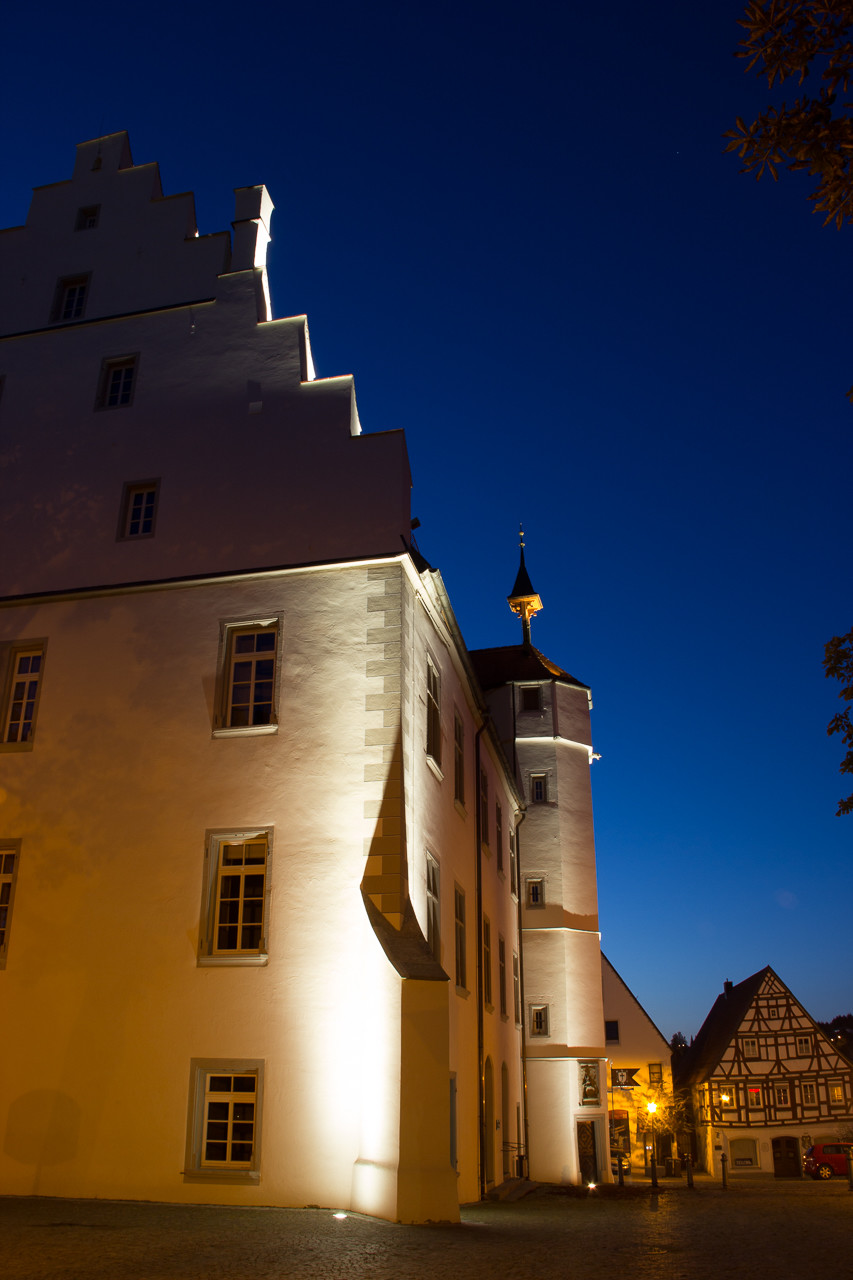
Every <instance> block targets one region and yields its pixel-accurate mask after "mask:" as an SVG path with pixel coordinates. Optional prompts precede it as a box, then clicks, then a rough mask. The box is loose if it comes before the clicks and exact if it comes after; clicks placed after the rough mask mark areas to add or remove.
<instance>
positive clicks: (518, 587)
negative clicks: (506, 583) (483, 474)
mask: <svg viewBox="0 0 853 1280" xmlns="http://www.w3.org/2000/svg"><path fill="white" fill-rule="evenodd" d="M518 546H519V552H520V555H521V563H520V564H519V566H518V574H517V575H516V579H515V586H514V587H513V589H512V593H511V594H510V595H508V596H507V604H508V605H509V607H510V609H512V611H513V613H515V614H517V615H518V616H519V618H521V625H522V629H523V634H524V647H525V648H526V649H529V648H530V619H531V618H532V617H533V615H534V614H536V613H538V612H539V610H540V609H541V608H542V601H541V600H540V599H539V596H538V595H537V594H536V591H535V590H534V588H533V583H532V582H531V581H530V576H529V574H528V572H527V568H526V566H525V564H524V525H523V524H519V526H518Z"/></svg>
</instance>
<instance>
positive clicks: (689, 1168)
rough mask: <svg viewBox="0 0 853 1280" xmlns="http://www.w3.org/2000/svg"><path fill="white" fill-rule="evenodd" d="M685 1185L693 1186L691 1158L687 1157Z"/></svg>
mask: <svg viewBox="0 0 853 1280" xmlns="http://www.w3.org/2000/svg"><path fill="white" fill-rule="evenodd" d="M687 1185H688V1187H692V1186H693V1157H692V1156H688V1157H687Z"/></svg>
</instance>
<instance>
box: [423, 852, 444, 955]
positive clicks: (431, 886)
mask: <svg viewBox="0 0 853 1280" xmlns="http://www.w3.org/2000/svg"><path fill="white" fill-rule="evenodd" d="M440 887H441V882H440V880H439V869H438V863H437V862H436V860H435V858H434V857H433V856H432V854H431V853H428V854H427V857H426V899H427V942H428V943H429V949H430V951H431V952H432V954H433V956H434V957H435V959H436V960H438V961H439V962H440V961H441V900H440V892H439V890H440Z"/></svg>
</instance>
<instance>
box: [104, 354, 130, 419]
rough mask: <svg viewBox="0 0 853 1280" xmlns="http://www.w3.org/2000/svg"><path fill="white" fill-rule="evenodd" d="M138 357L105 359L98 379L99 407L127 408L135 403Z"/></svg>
mask: <svg viewBox="0 0 853 1280" xmlns="http://www.w3.org/2000/svg"><path fill="white" fill-rule="evenodd" d="M137 367H138V357H137V356H135V355H132V356H116V357H114V358H111V359H108V360H104V362H103V364H102V365H101V374H100V378H99V381H98V396H97V400H96V402H95V407H96V408H97V409H125V408H127V406H128V405H130V404H132V403H133V392H134V386H135V383H136V371H137Z"/></svg>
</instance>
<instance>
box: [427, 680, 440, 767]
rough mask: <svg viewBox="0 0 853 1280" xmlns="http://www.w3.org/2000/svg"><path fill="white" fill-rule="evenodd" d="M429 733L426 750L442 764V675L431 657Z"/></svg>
mask: <svg viewBox="0 0 853 1280" xmlns="http://www.w3.org/2000/svg"><path fill="white" fill-rule="evenodd" d="M426 704H427V733H426V751H427V755H428V756H429V757H430V759H432V760H434V761H435V763H436V764H437V765H439V766H440V765H441V677H440V675H439V673H438V668H437V667H436V666H435V664H434V663H433V661H432V659H431V658H427V684H426Z"/></svg>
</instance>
